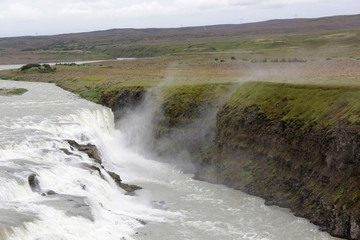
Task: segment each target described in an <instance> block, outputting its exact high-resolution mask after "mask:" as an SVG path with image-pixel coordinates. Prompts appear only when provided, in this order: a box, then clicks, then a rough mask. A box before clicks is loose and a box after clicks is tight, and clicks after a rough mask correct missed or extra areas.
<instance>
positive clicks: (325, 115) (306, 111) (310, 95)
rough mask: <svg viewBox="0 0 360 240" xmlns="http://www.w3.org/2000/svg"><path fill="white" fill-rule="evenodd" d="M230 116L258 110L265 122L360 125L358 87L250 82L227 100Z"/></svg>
mask: <svg viewBox="0 0 360 240" xmlns="http://www.w3.org/2000/svg"><path fill="white" fill-rule="evenodd" d="M228 105H229V106H230V108H231V113H233V114H238V113H239V112H240V111H239V108H245V107H248V106H257V107H258V108H259V111H258V114H262V113H264V114H265V115H266V117H267V118H268V120H272V119H274V118H280V119H282V120H284V121H296V122H297V123H299V124H300V125H302V126H303V127H307V126H309V125H310V124H317V125H322V126H327V125H331V124H333V123H335V122H337V121H339V120H341V119H347V120H348V121H350V122H352V123H355V122H356V123H360V87H351V86H322V85H297V84H282V83H265V82H249V83H245V84H243V86H242V87H240V88H239V90H237V92H236V93H235V94H234V95H233V96H232V97H231V98H230V99H229V100H228Z"/></svg>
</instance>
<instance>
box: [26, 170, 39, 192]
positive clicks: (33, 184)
mask: <svg viewBox="0 0 360 240" xmlns="http://www.w3.org/2000/svg"><path fill="white" fill-rule="evenodd" d="M28 182H29V185H30V188H31V190H33V191H34V192H38V191H40V185H39V180H38V179H37V177H36V174H34V173H33V174H31V175H30V176H29V177H28Z"/></svg>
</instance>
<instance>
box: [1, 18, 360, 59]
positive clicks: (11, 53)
mask: <svg viewBox="0 0 360 240" xmlns="http://www.w3.org/2000/svg"><path fill="white" fill-rule="evenodd" d="M359 40H360V15H350V16H334V17H326V18H318V19H287V20H270V21H265V22H257V23H247V24H234V25H215V26H201V27H185V28H163V29H157V28H153V29H112V30H105V31H95V32H88V33H72V34H62V35H54V36H27V37H15V38H1V39H0V63H1V64H11V63H26V62H46V61H64V60H79V59H114V58H117V57H152V56H161V55H179V54H180V55H183V54H193V53H203V54H208V53H213V54H216V53H219V52H220V53H221V52H228V51H231V52H240V53H243V54H244V56H245V55H247V54H252V55H254V56H258V57H267V56H270V57H271V56H275V55H277V56H279V53H280V54H281V56H283V57H289V56H291V55H294V54H299V53H300V52H302V51H303V50H307V51H308V50H316V52H317V54H318V55H319V56H321V57H332V56H334V55H335V56H343V55H344V52H343V51H340V50H339V49H338V50H337V49H336V48H337V47H339V48H341V49H344V48H346V49H347V51H346V52H350V50H351V52H352V53H353V54H354V56H358V55H360V52H359V50H358V49H357V47H358V42H359ZM329 50H330V51H329ZM331 54H333V55H331ZM281 56H280V57H281ZM310 57H311V56H310Z"/></svg>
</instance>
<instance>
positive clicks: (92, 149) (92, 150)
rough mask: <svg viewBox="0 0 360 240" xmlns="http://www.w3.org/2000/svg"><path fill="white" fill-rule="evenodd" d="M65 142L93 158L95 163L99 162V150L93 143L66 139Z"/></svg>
mask: <svg viewBox="0 0 360 240" xmlns="http://www.w3.org/2000/svg"><path fill="white" fill-rule="evenodd" d="M66 142H68V143H69V145H70V146H71V147H73V148H75V149H77V150H79V151H81V152H84V153H86V154H87V155H88V156H89V157H90V158H92V159H94V160H95V162H96V163H99V164H101V163H102V161H101V157H100V154H99V150H98V149H97V147H96V146H95V145H93V144H90V143H89V144H86V145H84V144H79V143H77V142H75V141H73V140H66Z"/></svg>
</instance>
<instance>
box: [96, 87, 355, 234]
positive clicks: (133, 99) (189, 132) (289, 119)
mask: <svg viewBox="0 0 360 240" xmlns="http://www.w3.org/2000/svg"><path fill="white" fill-rule="evenodd" d="M237 87H238V86H237V85H233V84H229V85H226V84H225V85H224V84H223V85H221V84H213V85H211V84H210V85H209V84H205V85H196V86H182V87H173V88H166V87H165V88H163V89H162V94H160V95H161V96H157V100H159V99H161V100H159V101H160V103H159V104H158V107H157V109H156V110H155V113H154V114H153V116H154V117H153V121H152V122H153V124H152V125H150V126H148V127H149V128H152V129H151V131H150V132H151V137H152V140H153V143H154V144H153V145H152V149H151V150H152V151H155V152H157V153H158V154H160V155H161V156H169V155H172V156H174V155H176V154H180V157H179V159H181V158H184V156H187V155H184V153H186V154H188V155H189V156H191V157H190V159H192V163H193V164H194V166H195V172H196V178H197V179H200V180H205V181H208V182H212V183H221V184H225V185H227V186H229V187H232V188H235V189H240V190H242V191H245V192H248V193H251V194H254V195H257V196H261V197H263V198H264V199H266V201H267V204H271V205H278V206H283V207H287V208H290V209H291V210H292V211H293V212H294V213H295V214H296V215H298V216H302V217H306V218H308V219H310V220H311V221H312V222H313V223H315V224H317V225H319V226H320V227H321V229H322V230H324V231H328V232H329V233H331V234H332V235H334V236H338V237H342V238H347V239H358V238H359V236H360V224H359V223H360V218H359V215H358V214H357V213H358V212H359V211H358V209H359V207H360V206H359V203H360V201H359V200H360V199H359V196H360V195H359V190H360V186H359V182H358V180H357V179H358V177H359V169H360V168H359V161H358V157H357V156H359V154H360V153H358V150H357V146H359V144H360V138H359V129H360V127H359V119H358V117H357V116H358V115H357V112H358V111H359V110H360V108H359V105H358V104H357V102H358V101H357V96H358V94H359V91H360V90H359V89H358V88H356V87H341V86H333V87H331V86H311V85H292V84H276V83H261V82H257V83H256V82H255V83H246V84H243V85H242V86H240V87H239V88H238V90H237V91H235V92H234V93H233V91H232V90H231V89H234V88H237ZM107 93H108V95H106V94H104V95H102V97H101V99H100V103H101V104H104V105H108V106H109V107H111V108H112V109H113V110H114V112H115V115H116V116H118V117H119V118H121V116H122V115H123V114H122V113H121V112H122V111H125V110H126V109H128V108H134V106H136V105H137V104H140V103H141V102H142V101H143V100H144V99H145V98H146V97H145V96H146V89H145V88H136V87H131V88H126V87H124V88H123V89H122V90H121V91H113V92H107ZM147 101H149V100H148V99H147ZM215 102H216V103H217V104H214V103H215ZM164 142H165V143H166V144H165V145H164ZM181 164H183V163H181Z"/></svg>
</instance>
